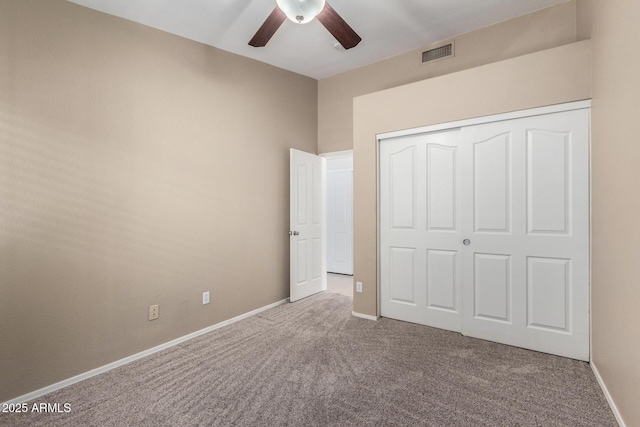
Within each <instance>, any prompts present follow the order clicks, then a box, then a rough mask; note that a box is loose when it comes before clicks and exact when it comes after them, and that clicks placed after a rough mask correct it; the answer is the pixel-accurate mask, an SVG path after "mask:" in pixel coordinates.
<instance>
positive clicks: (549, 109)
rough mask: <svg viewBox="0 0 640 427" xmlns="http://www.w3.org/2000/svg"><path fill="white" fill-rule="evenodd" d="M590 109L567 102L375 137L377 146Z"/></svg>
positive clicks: (587, 105) (585, 104) (587, 104)
mask: <svg viewBox="0 0 640 427" xmlns="http://www.w3.org/2000/svg"><path fill="white" fill-rule="evenodd" d="M590 107H591V100H590V99H587V100H584V101H575V102H568V103H565V104H556V105H549V106H546V107H539V108H529V109H527V110H518V111H511V112H509V113H501V114H493V115H491V116H482V117H474V118H472V119H465V120H458V121H455V122H446V123H438V124H434V125H428V126H422V127H417V128H411V129H402V130H398V131H393V132H385V133H380V134H377V135H376V139H377V141H378V144H379V143H380V142H381V141H382V140H383V139H389V138H397V137H399V136H407V135H415V134H418V133H427V132H435V131H439V130H446V129H451V128H457V127H466V126H473V125H479V124H483V123H491V122H500V121H503V120H512V119H521V118H524V117H531V116H541V115H544V114H553V113H560V112H563V111H572V110H582V109H585V108H590Z"/></svg>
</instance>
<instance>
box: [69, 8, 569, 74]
mask: <svg viewBox="0 0 640 427" xmlns="http://www.w3.org/2000/svg"><path fill="white" fill-rule="evenodd" d="M68 1H71V2H73V3H77V4H80V5H82V6H86V7H89V8H92V9H96V10H99V11H101V12H105V13H108V14H111V15H115V16H119V17H122V18H125V19H128V20H131V21H135V22H139V23H141V24H144V25H148V26H150V27H153V28H157V29H160V30H163V31H167V32H169V33H173V34H177V35H179V36H182V37H186V38H188V39H191V40H195V41H198V42H201V43H205V44H208V45H211V46H215V47H217V48H220V49H224V50H226V51H229V52H233V53H236V54H238V55H242V56H246V57H249V58H253V59H256V60H258V61H262V62H266V63H268V64H271V65H275V66H276V67H280V68H284V69H287V70H291V71H294V72H296V73H300V74H304V75H306V76H309V77H313V78H315V79H321V78H325V77H330V76H332V75H335V74H339V73H341V72H344V71H348V70H351V69H354V68H358V67H362V66H364V65H367V64H371V63H374V62H377V61H380V60H383V59H386V58H390V57H393V56H396V55H399V54H401V53H405V52H409V51H412V50H415V49H420V48H424V47H426V46H428V45H430V44H432V43H434V42H437V41H441V40H445V39H448V38H452V37H454V36H457V35H460V34H464V33H466V32H469V31H473V30H476V29H478V28H482V27H486V26H488V25H492V24H496V23H498V22H502V21H506V20H508V19H511V18H514V17H516V16H521V15H524V14H527V13H530V12H534V11H536V10H540V9H544V8H546V7H550V6H553V5H556V4H559V3H563V2H565V1H567V0H393V1H391V0H375V1H374V0H330V1H329V3H330V4H331V6H333V8H334V9H335V10H336V11H337V12H338V13H339V14H340V16H342V18H344V20H345V21H347V23H348V24H349V25H350V26H351V27H352V28H353V29H354V30H355V31H356V32H357V33H358V34H359V35H360V37H362V41H361V42H360V44H359V45H358V46H356V47H354V48H353V49H350V50H347V51H344V50H336V49H335V48H334V43H335V39H334V38H333V37H332V36H331V34H329V32H328V31H327V30H326V29H325V28H324V27H323V26H322V25H321V24H320V23H319V22H317V21H316V20H314V21H312V22H310V23H308V24H304V25H298V24H294V23H293V22H290V21H289V20H285V22H284V23H283V24H282V26H281V27H280V29H278V31H277V32H276V34H275V35H274V36H273V38H272V39H271V41H269V43H268V44H267V46H265V47H261V48H255V47H251V46H249V45H248V44H247V43H248V42H249V40H250V39H251V37H253V35H254V34H255V32H256V31H257V30H258V28H259V27H260V25H262V22H264V20H265V19H266V17H267V16H268V15H269V14H270V13H271V11H272V10H273V8H274V7H275V4H276V2H275V0H68Z"/></svg>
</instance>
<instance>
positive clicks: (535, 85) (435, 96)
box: [353, 41, 591, 315]
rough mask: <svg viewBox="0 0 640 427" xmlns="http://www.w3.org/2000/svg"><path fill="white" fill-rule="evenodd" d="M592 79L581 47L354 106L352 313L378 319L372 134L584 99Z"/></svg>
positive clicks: (406, 88)
mask: <svg viewBox="0 0 640 427" xmlns="http://www.w3.org/2000/svg"><path fill="white" fill-rule="evenodd" d="M590 76H591V74H590V45H589V41H582V42H578V43H573V44H569V45H565V46H561V47H557V48H554V49H549V50H545V51H541V52H537V53H533V54H529V55H524V56H521V57H517V58H513V59H509V60H505V61H501V62H496V63H494V64H489V65H484V66H481V67H477V68H472V69H469V70H464V71H460V72H457V73H453V74H448V75H445V76H440V77H435V78H432V79H427V80H424V81H421V82H417V83H412V84H409V85H405V86H400V87H398V88H394V89H389V90H386V91H382V92H377V93H374V94H370V95H365V96H361V97H358V98H356V99H355V100H354V154H353V155H354V218H356V220H355V221H354V281H361V282H363V292H362V293H355V294H354V302H353V309H354V311H355V312H357V313H362V314H367V315H377V314H378V313H377V270H378V267H377V189H376V181H377V178H376V176H377V164H376V158H377V144H376V135H377V134H379V133H384V132H391V131H395V130H400V129H408V128H414V127H419V126H426V125H430V124H436V123H445V122H450V121H455V120H462V119H467V118H472V117H480V116H486V115H491V114H498V113H504V112H509V111H517V110H523V109H527V108H534V107H540V106H545V105H553V104H559V103H563V102H570V101H577V100H583V99H588V98H590V95H591V92H590V89H591V80H590ZM433 100H438V101H437V102H434V101H433Z"/></svg>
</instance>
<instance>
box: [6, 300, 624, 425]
mask: <svg viewBox="0 0 640 427" xmlns="http://www.w3.org/2000/svg"><path fill="white" fill-rule="evenodd" d="M351 304H352V299H351V298H350V297H348V296H346V295H342V294H339V293H332V292H324V293H321V294H318V295H315V296H313V297H309V298H306V299H304V300H301V301H298V302H296V303H293V304H284V305H281V306H278V307H276V308H273V309H271V310H268V311H265V312H263V313H261V314H259V315H256V316H254V317H251V318H249V319H246V320H243V321H241V322H238V323H235V324H233V325H231V326H228V327H225V328H222V329H219V330H216V331H214V332H211V333H208V334H206V335H202V336H200V337H198V338H195V339H193V340H190V341H188V342H185V343H183V344H181V345H178V346H175V347H172V348H170V349H167V350H165V351H162V352H159V353H156V354H154V355H151V356H149V357H147V358H145V359H141V360H138V361H136V362H133V363H130V364H128V365H125V366H122V367H120V368H117V369H114V370H112V371H109V372H107V373H104V374H101V375H99V376H96V377H93V378H90V379H88V380H85V381H83V382H80V383H77V384H74V385H71V386H69V387H67V388H65V389H62V390H59V391H56V392H53V393H50V394H48V395H46V396H43V397H41V398H38V399H36V400H37V401H38V402H67V403H70V404H71V412H70V413H66V414H37V413H36V414H25V415H7V414H0V425H3V426H54V425H55V426H191V425H203V426H209V425H211V426H232V425H237V426H615V425H617V424H616V421H615V419H614V417H613V414H612V413H611V411H610V409H609V407H608V406H607V403H606V401H605V398H604V396H603V394H602V391H601V390H600V389H599V387H598V385H597V383H596V380H595V378H594V376H593V374H592V372H591V369H590V367H589V365H588V364H587V363H584V362H578V361H575V360H570V359H565V358H562V357H556V356H550V355H547V354H542V353H537V352H532V351H528V350H523V349H519V348H515V347H509V346H504V345H500V344H496V343H492V342H488V341H483V340H477V339H472V338H465V337H463V336H461V335H460V334H456V333H452V332H447V331H442V330H439V329H433V328H429V327H425V326H419V325H414V324H410V323H405V322H399V321H395V320H390V319H380V320H379V321H377V322H373V321H369V320H363V319H358V318H355V317H352V316H351Z"/></svg>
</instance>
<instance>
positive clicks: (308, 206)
mask: <svg viewBox="0 0 640 427" xmlns="http://www.w3.org/2000/svg"><path fill="white" fill-rule="evenodd" d="M289 179H290V193H289V209H290V213H289V252H290V261H289V264H290V276H289V277H290V279H289V283H290V289H291V293H290V298H289V300H290V301H291V302H293V301H297V300H299V299H301V298H305V297H308V296H309V295H313V294H315V293H318V292H320V291H324V290H326V289H327V237H326V213H325V203H326V196H325V179H326V160H325V159H324V158H322V157H320V156H316V155H314V154H309V153H305V152H304V151H299V150H294V149H293V148H292V149H291V151H290V175H289Z"/></svg>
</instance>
